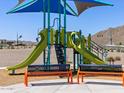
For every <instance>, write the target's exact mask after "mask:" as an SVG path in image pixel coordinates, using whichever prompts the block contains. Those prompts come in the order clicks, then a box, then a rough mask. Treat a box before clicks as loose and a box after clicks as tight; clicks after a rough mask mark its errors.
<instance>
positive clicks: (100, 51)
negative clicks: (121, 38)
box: [90, 41, 107, 60]
mask: <svg viewBox="0 0 124 93" xmlns="http://www.w3.org/2000/svg"><path fill="white" fill-rule="evenodd" d="M90 51H91V52H92V53H93V54H95V55H96V56H98V57H99V58H100V59H102V60H105V59H106V57H107V50H106V49H105V48H103V47H102V46H100V45H98V44H97V43H95V42H94V41H91V50H90Z"/></svg>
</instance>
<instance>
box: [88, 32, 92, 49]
mask: <svg viewBox="0 0 124 93" xmlns="http://www.w3.org/2000/svg"><path fill="white" fill-rule="evenodd" d="M88 49H89V51H91V34H89V36H88Z"/></svg>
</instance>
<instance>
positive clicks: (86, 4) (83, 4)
mask: <svg viewBox="0 0 124 93" xmlns="http://www.w3.org/2000/svg"><path fill="white" fill-rule="evenodd" d="M70 1H74V2H75V5H76V8H77V11H78V15H80V14H81V13H82V12H84V11H85V10H86V9H88V8H91V7H96V6H113V5H112V4H108V3H105V2H102V1H100V0H70Z"/></svg>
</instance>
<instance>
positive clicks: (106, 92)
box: [0, 79, 124, 93]
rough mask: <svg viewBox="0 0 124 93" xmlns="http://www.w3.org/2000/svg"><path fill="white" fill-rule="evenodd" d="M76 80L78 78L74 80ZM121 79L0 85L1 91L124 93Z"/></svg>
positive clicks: (11, 92)
mask: <svg viewBox="0 0 124 93" xmlns="http://www.w3.org/2000/svg"><path fill="white" fill-rule="evenodd" d="M74 81H75V82H76V79H75V80H74ZM120 82H121V81H114V80H102V79H85V82H84V83H81V84H77V83H74V84H67V82H66V79H56V80H41V81H35V82H31V83H30V84H29V87H25V86H24V84H23V83H21V84H16V85H11V86H7V87H0V93H40V92H43V93H124V87H122V86H121V83H120Z"/></svg>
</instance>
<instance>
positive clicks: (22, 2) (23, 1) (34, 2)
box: [8, 0, 113, 15]
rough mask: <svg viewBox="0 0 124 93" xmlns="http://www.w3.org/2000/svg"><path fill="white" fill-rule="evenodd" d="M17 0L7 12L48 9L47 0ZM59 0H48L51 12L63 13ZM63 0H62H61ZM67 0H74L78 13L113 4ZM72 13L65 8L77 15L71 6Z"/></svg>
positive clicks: (68, 13) (96, 0)
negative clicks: (13, 6)
mask: <svg viewBox="0 0 124 93" xmlns="http://www.w3.org/2000/svg"><path fill="white" fill-rule="evenodd" d="M43 1H44V0H19V3H18V5H17V6H16V7H15V8H13V9H12V10H11V11H9V12H8V13H22V12H41V11H44V9H43V8H44V7H45V9H46V12H47V10H48V0H45V3H44V2H43ZM58 1H59V0H50V12H51V13H61V14H63V13H64V7H63V6H62V5H61V4H59V2H58ZM63 1H64V0H63ZM67 1H74V2H75V6H76V8H77V11H78V15H80V14H81V13H82V12H84V11H85V10H86V9H88V8H91V7H96V6H113V5H112V4H108V3H105V2H101V1H98V0H67ZM67 5H68V4H67ZM69 9H70V10H71V11H72V12H73V13H70V12H69V11H68V10H66V14H67V15H77V14H75V13H74V10H73V9H72V8H69Z"/></svg>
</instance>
